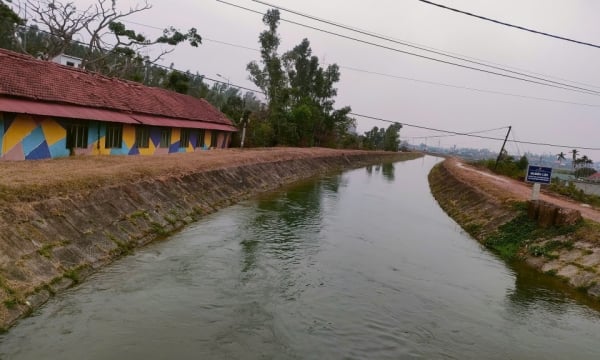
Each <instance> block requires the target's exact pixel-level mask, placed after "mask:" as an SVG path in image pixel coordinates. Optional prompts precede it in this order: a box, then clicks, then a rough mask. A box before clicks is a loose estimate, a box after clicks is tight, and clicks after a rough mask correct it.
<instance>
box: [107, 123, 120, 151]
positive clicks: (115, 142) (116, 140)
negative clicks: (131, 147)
mask: <svg viewBox="0 0 600 360" xmlns="http://www.w3.org/2000/svg"><path fill="white" fill-rule="evenodd" d="M122 144H123V124H114V123H111V124H107V125H106V136H105V137H104V148H105V149H110V148H117V149H119V148H121V146H122Z"/></svg>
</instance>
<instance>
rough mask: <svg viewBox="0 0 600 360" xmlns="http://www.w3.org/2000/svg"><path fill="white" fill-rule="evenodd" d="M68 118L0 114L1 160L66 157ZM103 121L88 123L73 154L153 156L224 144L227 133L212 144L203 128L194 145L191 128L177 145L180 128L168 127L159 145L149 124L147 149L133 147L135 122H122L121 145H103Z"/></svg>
mask: <svg viewBox="0 0 600 360" xmlns="http://www.w3.org/2000/svg"><path fill="white" fill-rule="evenodd" d="M67 124H68V121H63V120H58V119H53V118H49V117H43V116H29V115H20V114H18V115H15V114H10V113H0V160H36V159H46V158H57V157H66V156H69V155H70V153H71V151H70V150H69V149H68V148H67V146H66V144H67V140H66V137H67V130H66V129H67ZM106 125H107V123H105V122H99V121H89V122H88V133H87V135H88V142H87V144H88V146H87V147H86V148H76V149H73V154H74V155H154V154H168V153H176V152H194V151H200V150H204V149H209V148H211V147H227V139H228V138H229V136H228V134H225V133H223V132H219V135H218V136H217V138H218V139H219V141H218V144H211V143H210V142H211V131H209V130H206V131H205V139H204V141H205V146H204V147H203V148H200V147H199V148H196V144H197V139H198V131H197V130H195V129H192V130H190V142H189V144H188V146H187V147H180V139H181V130H180V129H178V128H173V129H171V141H170V145H169V146H168V147H160V137H161V128H160V127H154V126H153V127H150V128H149V129H150V131H149V133H150V139H149V144H148V148H137V147H136V146H135V133H136V131H135V129H136V127H135V126H134V125H130V124H123V134H122V143H121V147H120V148H106V147H105V141H106Z"/></svg>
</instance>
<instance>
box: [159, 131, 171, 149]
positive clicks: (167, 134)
mask: <svg viewBox="0 0 600 360" xmlns="http://www.w3.org/2000/svg"><path fill="white" fill-rule="evenodd" d="M169 145H171V129H169V128H162V129H160V145H159V147H161V148H168V147H169Z"/></svg>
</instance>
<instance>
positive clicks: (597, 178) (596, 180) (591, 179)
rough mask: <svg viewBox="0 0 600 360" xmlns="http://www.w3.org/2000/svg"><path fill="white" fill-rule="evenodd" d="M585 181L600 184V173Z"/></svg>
mask: <svg viewBox="0 0 600 360" xmlns="http://www.w3.org/2000/svg"><path fill="white" fill-rule="evenodd" d="M585 179H586V180H588V181H593V182H600V172H597V173H595V174H592V175H590V176H588V177H587V178H585Z"/></svg>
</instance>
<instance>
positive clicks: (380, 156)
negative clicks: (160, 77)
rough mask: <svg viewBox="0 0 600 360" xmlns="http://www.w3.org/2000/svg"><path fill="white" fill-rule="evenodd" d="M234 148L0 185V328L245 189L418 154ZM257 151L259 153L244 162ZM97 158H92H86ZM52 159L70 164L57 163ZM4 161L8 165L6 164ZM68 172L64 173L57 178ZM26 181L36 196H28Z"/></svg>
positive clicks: (248, 191)
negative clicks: (101, 174) (90, 182)
mask: <svg viewBox="0 0 600 360" xmlns="http://www.w3.org/2000/svg"><path fill="white" fill-rule="evenodd" d="M284 153H285V154H284ZM290 153H293V154H292V155H289V154H290ZM224 154H225V155H227V153H224ZM238 154H242V155H235V159H238V160H237V162H236V161H235V159H234V158H232V159H234V160H233V162H229V163H224V162H223V161H215V159H218V158H219V154H217V155H214V154H212V155H210V156H212V160H213V161H212V163H210V164H206V163H203V162H202V160H201V159H200V160H198V159H199V158H200V157H202V156H203V154H190V156H193V157H194V158H192V157H184V155H181V156H178V157H172V158H167V160H166V161H169V160H170V159H173V161H180V162H182V164H183V163H186V164H188V166H189V163H190V162H194V161H195V162H198V164H199V165H198V166H197V167H196V169H193V168H191V169H190V168H188V169H187V170H186V171H185V172H172V171H171V172H170V173H169V174H165V173H162V174H159V173H157V172H156V169H153V170H152V171H151V170H150V169H149V170H148V173H151V175H149V176H145V177H144V178H143V179H141V180H137V181H132V180H131V179H130V177H128V176H126V175H123V177H122V179H127V180H125V181H123V180H122V179H121V181H115V180H113V181H107V180H106V179H105V180H102V181H99V183H100V185H94V186H87V185H86V186H82V187H81V188H77V187H73V188H71V189H69V188H68V186H67V188H63V189H61V188H60V182H57V181H54V182H53V181H52V180H51V179H49V180H48V182H49V183H52V182H53V184H52V187H51V189H50V188H48V192H49V193H50V194H51V195H47V196H43V194H44V187H43V185H42V184H35V186H33V184H29V188H25V189H21V188H19V187H15V188H14V189H13V192H18V195H15V196H12V195H14V194H10V192H6V193H5V195H6V196H5V198H4V201H3V202H2V203H1V209H0V210H1V213H2V217H1V218H0V299H1V300H2V304H0V326H1V327H2V328H5V329H6V328H8V327H9V326H11V325H12V324H14V323H15V321H16V320H18V319H19V318H20V317H22V316H23V315H25V314H27V313H29V312H31V311H32V310H33V309H35V308H36V307H39V306H40V305H41V304H43V303H44V302H45V301H47V300H48V298H49V297H50V296H52V294H54V293H56V292H59V291H61V290H64V289H66V288H68V287H70V286H72V285H73V284H76V283H77V282H79V281H81V280H82V279H84V278H85V277H86V276H87V275H89V274H90V273H92V272H93V271H94V270H96V269H98V268H100V267H102V266H104V265H106V264H109V263H110V262H111V261H113V260H114V259H116V258H118V257H119V256H123V255H125V254H128V253H129V252H130V251H131V250H132V249H134V248H136V247H138V246H142V245H144V244H147V243H149V242H151V241H153V240H155V239H157V238H161V237H165V236H166V235H168V234H170V233H172V232H173V231H176V230H178V229H180V228H182V227H183V226H185V225H186V224H189V223H191V222H194V221H195V220H197V219H199V218H201V217H202V216H204V215H206V214H208V213H211V212H214V211H216V210H218V209H220V208H223V207H225V206H228V205H230V204H233V203H235V202H238V201H240V200H242V199H245V198H248V197H249V196H252V195H255V194H258V193H261V192H266V191H270V190H274V189H276V188H279V187H281V186H282V185H285V184H289V183H293V182H295V181H298V180H301V179H305V178H309V177H313V176H318V175H321V174H324V173H327V172H332V171H338V170H342V169H345V168H355V167H360V166H364V165H369V164H375V163H380V162H388V161H400V160H409V159H413V158H416V157H419V156H421V155H420V154H417V153H387V152H364V151H332V150H326V149H323V150H306V151H303V150H290V149H284V150H278V149H274V150H270V154H267V153H266V152H264V151H263V152H257V153H256V156H255V157H254V156H253V154H252V153H251V151H250V152H246V151H245V152H239V153H238ZM248 154H249V155H248ZM282 154H284V155H282ZM259 157H260V159H261V160H260V161H252V160H249V159H252V158H259ZM269 159H271V160H269ZM186 160H189V161H186ZM85 161H88V162H92V164H91V165H90V168H94V169H95V168H96V167H97V166H100V165H101V164H102V163H101V162H102V161H103V160H102V159H99V160H95V159H89V160H85ZM95 161H98V162H99V163H98V164H97V165H94V162H95ZM106 161H111V162H115V161H118V160H114V159H110V160H106ZM140 161H151V160H142V159H141V160H140ZM56 164H57V166H59V165H60V166H61V167H65V166H66V167H69V166H71V165H72V164H70V163H68V162H64V161H63V162H60V163H56ZM73 164H76V163H75V162H74V163H73ZM2 166H3V167H5V168H7V169H8V168H10V167H11V166H13V165H11V164H8V165H7V164H6V163H5V164H3V165H2ZM14 166H15V167H19V166H33V167H38V168H39V169H38V171H42V170H40V169H42V168H52V161H47V162H44V163H40V164H24V165H22V164H14ZM73 170H75V169H73ZM138 170H139V169H138ZM119 171H122V169H121V170H119ZM142 172H143V171H142ZM68 175H69V174H68V173H65V174H62V176H64V177H65V184H68V182H67V180H66V179H67V178H69V176H68ZM57 176H59V175H55V176H54V178H56V177H57ZM72 180H73V179H72V178H70V181H72ZM73 184H75V182H73ZM48 186H50V185H48ZM27 189H32V190H31V192H30V194H33V193H35V196H31V195H28V190H27ZM0 190H1V189H0ZM29 197H30V198H31V199H30V200H27V199H28V198H29ZM7 199H9V200H11V201H8V200H7Z"/></svg>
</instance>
